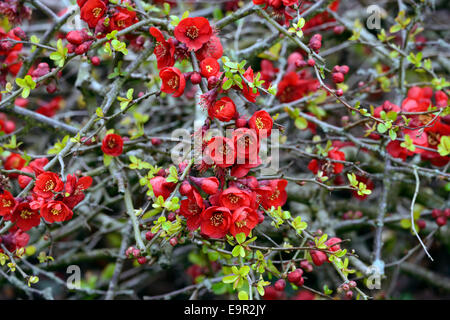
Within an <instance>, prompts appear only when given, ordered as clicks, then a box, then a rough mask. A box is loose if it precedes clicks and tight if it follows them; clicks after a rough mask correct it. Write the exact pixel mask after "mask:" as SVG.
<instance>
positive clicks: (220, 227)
mask: <svg viewBox="0 0 450 320" xmlns="http://www.w3.org/2000/svg"><path fill="white" fill-rule="evenodd" d="M230 225H231V212H230V210H229V209H228V208H226V207H218V206H212V207H209V208H208V209H206V210H205V211H203V212H202V214H201V225H200V228H201V232H202V234H204V235H206V236H208V237H211V238H218V239H220V238H223V237H225V235H226V234H227V233H228V230H229V229H230Z"/></svg>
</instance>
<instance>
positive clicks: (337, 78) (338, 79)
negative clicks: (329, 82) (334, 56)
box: [331, 72, 344, 83]
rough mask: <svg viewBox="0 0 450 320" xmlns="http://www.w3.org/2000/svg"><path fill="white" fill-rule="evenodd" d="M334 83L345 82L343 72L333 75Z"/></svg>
mask: <svg viewBox="0 0 450 320" xmlns="http://www.w3.org/2000/svg"><path fill="white" fill-rule="evenodd" d="M331 76H332V78H333V82H334V83H341V82H344V74H343V73H341V72H336V73H333V74H331Z"/></svg>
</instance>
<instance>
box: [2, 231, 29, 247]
mask: <svg viewBox="0 0 450 320" xmlns="http://www.w3.org/2000/svg"><path fill="white" fill-rule="evenodd" d="M0 239H1V240H2V243H3V244H4V245H5V247H6V249H8V251H10V252H13V251H14V250H16V249H19V248H23V247H25V246H26V245H27V244H28V241H29V240H30V236H29V235H28V234H26V233H25V232H23V231H22V230H20V229H19V228H18V227H17V226H13V227H12V228H11V229H9V232H8V234H6V235H4V236H2V237H0ZM0 252H3V251H2V249H0Z"/></svg>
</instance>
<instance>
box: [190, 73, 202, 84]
mask: <svg viewBox="0 0 450 320" xmlns="http://www.w3.org/2000/svg"><path fill="white" fill-rule="evenodd" d="M201 81H202V76H201V75H200V73H198V72H193V73H192V74H191V83H192V84H194V85H195V84H199V83H200V82H201Z"/></svg>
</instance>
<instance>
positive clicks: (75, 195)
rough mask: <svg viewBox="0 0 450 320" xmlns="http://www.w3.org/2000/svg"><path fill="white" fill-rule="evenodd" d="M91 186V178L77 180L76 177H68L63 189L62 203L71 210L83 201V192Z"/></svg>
mask: <svg viewBox="0 0 450 320" xmlns="http://www.w3.org/2000/svg"><path fill="white" fill-rule="evenodd" d="M91 185H92V177H89V176H87V177H81V178H80V179H78V177H77V176H76V175H70V174H69V175H68V176H67V181H66V185H65V188H64V193H65V194H64V198H63V200H62V201H63V202H64V203H65V204H66V205H67V206H68V207H69V208H70V209H73V208H74V207H75V206H76V205H77V204H78V203H80V202H81V201H83V199H84V197H85V195H84V193H83V190H86V189H88V188H89V187H90V186H91Z"/></svg>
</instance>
